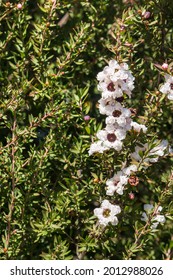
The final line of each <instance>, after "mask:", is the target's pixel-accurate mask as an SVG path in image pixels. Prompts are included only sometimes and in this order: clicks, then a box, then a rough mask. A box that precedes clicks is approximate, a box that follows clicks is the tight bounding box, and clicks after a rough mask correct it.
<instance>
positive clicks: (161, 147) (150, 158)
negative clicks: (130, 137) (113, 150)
mask: <svg viewBox="0 0 173 280" xmlns="http://www.w3.org/2000/svg"><path fill="white" fill-rule="evenodd" d="M168 147H169V145H168V141H167V140H162V141H161V142H160V144H156V146H155V147H154V148H152V149H151V150H149V147H148V143H146V144H144V145H143V147H140V146H136V147H135V152H134V153H132V154H131V158H132V159H134V160H136V161H141V160H142V161H143V162H153V163H154V162H157V161H158V159H159V156H164V155H165V151H166V150H167V149H168ZM140 152H143V153H144V156H143V158H142V157H141V155H140Z"/></svg>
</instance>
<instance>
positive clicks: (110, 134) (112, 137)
mask: <svg viewBox="0 0 173 280" xmlns="http://www.w3.org/2000/svg"><path fill="white" fill-rule="evenodd" d="M107 139H108V141H109V142H114V141H115V140H116V139H117V137H116V136H115V134H114V133H108V135H107Z"/></svg>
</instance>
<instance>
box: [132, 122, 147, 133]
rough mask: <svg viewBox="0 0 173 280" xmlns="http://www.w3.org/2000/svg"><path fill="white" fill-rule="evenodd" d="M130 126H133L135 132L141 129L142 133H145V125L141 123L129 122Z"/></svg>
mask: <svg viewBox="0 0 173 280" xmlns="http://www.w3.org/2000/svg"><path fill="white" fill-rule="evenodd" d="M131 126H132V127H133V129H134V130H135V131H137V132H140V131H141V130H142V131H143V133H146V131H147V127H146V126H145V125H143V124H138V123H137V122H131Z"/></svg>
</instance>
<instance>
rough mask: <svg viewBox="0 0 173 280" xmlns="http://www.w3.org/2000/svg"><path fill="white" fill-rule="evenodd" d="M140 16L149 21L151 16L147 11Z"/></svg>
mask: <svg viewBox="0 0 173 280" xmlns="http://www.w3.org/2000/svg"><path fill="white" fill-rule="evenodd" d="M142 16H143V18H144V19H149V18H150V16H151V13H150V12H149V11H145V12H143V13H142Z"/></svg>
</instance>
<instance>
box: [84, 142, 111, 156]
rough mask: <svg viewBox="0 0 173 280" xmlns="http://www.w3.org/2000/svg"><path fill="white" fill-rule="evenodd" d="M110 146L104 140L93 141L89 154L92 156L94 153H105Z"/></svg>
mask: <svg viewBox="0 0 173 280" xmlns="http://www.w3.org/2000/svg"><path fill="white" fill-rule="evenodd" d="M108 149H109V148H108V147H105V146H104V145H103V141H97V142H95V143H92V144H91V146H90V149H89V152H88V153H89V155H90V156H91V155H92V154H93V153H103V152H104V151H106V150H108Z"/></svg>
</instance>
